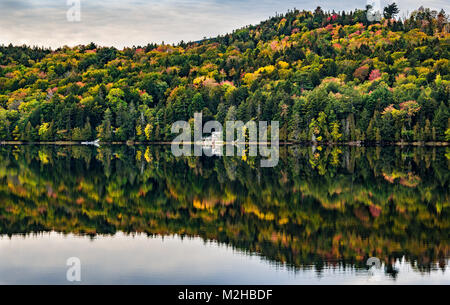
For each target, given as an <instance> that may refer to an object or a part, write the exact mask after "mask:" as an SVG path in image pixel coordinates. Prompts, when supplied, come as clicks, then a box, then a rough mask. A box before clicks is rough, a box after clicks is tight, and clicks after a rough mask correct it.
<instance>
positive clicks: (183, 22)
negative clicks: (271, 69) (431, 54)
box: [0, 0, 450, 48]
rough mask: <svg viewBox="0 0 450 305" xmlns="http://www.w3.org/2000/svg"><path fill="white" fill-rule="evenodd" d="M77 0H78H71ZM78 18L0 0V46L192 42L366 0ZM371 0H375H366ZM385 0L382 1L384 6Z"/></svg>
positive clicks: (189, 3)
mask: <svg viewBox="0 0 450 305" xmlns="http://www.w3.org/2000/svg"><path fill="white" fill-rule="evenodd" d="M70 1H77V0H69V2H70ZM80 1H81V20H80V22H69V21H68V19H67V11H68V10H69V9H70V8H71V6H70V5H68V3H67V2H68V0H0V44H9V43H13V44H16V45H17V44H27V45H38V46H50V47H52V48H57V47H60V46H63V45H68V46H74V45H78V44H87V43H89V42H91V41H93V42H95V43H97V44H99V45H103V46H115V47H118V48H123V47H124V46H133V45H146V44H147V43H149V42H157V43H161V42H162V41H164V42H166V43H174V42H175V43H176V42H179V41H181V40H184V41H195V40H199V39H202V38H203V37H213V36H216V35H219V34H225V33H228V32H231V31H232V30H234V29H237V28H240V27H242V26H245V25H248V24H257V23H259V22H260V21H262V20H265V19H267V18H268V17H270V16H274V15H275V13H276V12H278V13H285V12H286V11H287V10H289V9H293V8H294V7H295V8H297V9H309V10H311V9H314V8H315V7H317V6H321V7H322V8H323V9H324V10H332V9H334V10H335V11H341V10H353V9H355V8H364V7H365V5H366V3H367V0H326V1H322V0H297V1H293V0H284V1H280V0H80ZM369 1H373V0H369ZM388 2H389V3H390V2H391V1H388V0H381V6H385V4H386V3H388ZM395 2H396V3H397V4H398V6H399V7H400V9H401V10H402V12H401V15H402V14H406V13H407V12H408V11H409V12H411V11H412V10H414V9H416V8H418V7H419V6H421V5H423V6H424V7H430V8H432V9H441V8H442V9H444V10H445V11H446V12H447V13H448V12H449V11H450V4H449V3H450V1H448V0H423V1H418V0H398V1H395Z"/></svg>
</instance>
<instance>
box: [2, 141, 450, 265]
mask: <svg viewBox="0 0 450 305" xmlns="http://www.w3.org/2000/svg"><path fill="white" fill-rule="evenodd" d="M449 159H450V150H449V149H448V148H423V147H403V148H401V147H384V148H382V147H377V148H369V147H367V148H363V147H317V148H311V147H300V146H288V147H282V148H281V151H280V162H279V165H278V166H277V167H275V168H260V167H259V162H258V160H256V159H255V158H251V157H248V158H247V157H233V158H231V157H214V158H207V157H201V158H198V157H184V158H175V157H173V155H172V154H171V152H170V147H169V146H104V147H101V148H98V149H97V148H90V147H81V146H65V147H64V146H1V147H0V234H1V235H10V236H11V235H15V234H30V233H37V232H45V231H57V232H63V233H75V234H87V235H91V236H95V235H97V234H114V233H116V232H118V231H123V232H125V233H134V232H143V233H146V234H149V235H163V236H164V235H174V234H177V235H181V236H189V237H193V236H198V237H201V238H203V239H205V240H214V241H218V242H219V243H224V244H227V245H230V246H232V247H235V248H238V249H240V250H243V251H246V252H248V253H257V254H260V255H261V256H263V257H264V258H266V259H268V260H270V261H272V262H274V263H282V264H287V265H288V266H290V267H292V268H294V269H296V268H304V267H309V266H311V265H313V266H315V267H316V268H318V269H319V270H320V268H322V267H323V266H327V265H334V264H349V265H353V266H356V267H364V266H365V262H366V260H367V258H368V257H372V256H374V257H379V258H381V259H382V260H383V261H385V262H386V263H387V264H389V263H392V262H393V261H394V260H396V259H399V258H402V257H406V259H407V260H408V262H411V264H412V265H413V268H415V269H417V270H419V271H430V270H432V269H433V268H435V267H434V266H438V267H439V268H445V267H446V266H445V264H446V262H447V261H448V258H449V256H450V245H449V231H450V217H449V212H450V200H449V180H450V171H449V167H450V160H449Z"/></svg>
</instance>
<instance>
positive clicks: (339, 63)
mask: <svg viewBox="0 0 450 305" xmlns="http://www.w3.org/2000/svg"><path fill="white" fill-rule="evenodd" d="M394 15H395V10H394V12H389V10H388V11H385V16H384V17H385V18H383V19H382V20H381V21H380V22H369V21H368V20H367V14H366V10H356V11H354V12H346V13H344V12H341V13H335V12H324V11H322V10H321V9H320V8H317V9H316V10H315V11H314V12H307V11H298V10H294V11H290V12H288V13H287V14H285V15H279V16H276V17H273V18H271V19H270V20H267V21H265V22H262V23H261V24H259V25H255V26H248V27H245V28H242V29H240V30H237V31H235V32H233V33H232V34H228V35H225V36H220V37H217V38H213V39H206V40H204V41H200V42H195V43H184V42H181V43H179V44H178V45H164V44H161V45H155V44H149V45H147V46H145V47H132V48H126V49H124V50H117V49H115V48H112V47H100V46H97V45H96V44H94V43H91V44H89V45H87V46H78V47H74V48H69V47H63V48H60V49H57V50H47V49H40V48H29V47H13V46H3V47H0V141H5V140H20V141H65V140H74V141H79V140H89V139H95V138H100V139H101V140H102V141H126V140H134V141H162V140H171V139H172V138H173V137H174V136H175V135H174V134H171V130H170V127H171V124H172V123H173V122H175V121H177V120H186V121H189V120H190V119H192V118H193V113H194V112H199V111H201V112H202V113H203V118H204V121H206V120H211V119H216V120H218V121H220V122H222V123H223V122H224V121H226V120H234V119H238V120H242V121H244V122H245V121H249V120H256V121H261V120H264V121H271V120H277V121H279V122H280V128H281V129H280V138H281V140H289V141H309V140H311V139H312V138H315V139H317V141H330V142H339V141H355V140H365V141H371V142H380V141H449V139H450V129H449V127H450V126H449V124H450V120H449V96H450V75H449V71H450V63H449V56H450V52H449V50H450V48H449V46H450V44H449V42H450V34H449V29H450V25H449V23H448V16H447V15H446V13H445V12H443V11H441V12H435V11H431V10H429V9H423V8H421V9H419V10H417V11H414V12H413V13H412V14H411V15H410V16H409V17H408V19H406V20H398V19H395V18H392V17H394ZM0 43H1V41H0Z"/></svg>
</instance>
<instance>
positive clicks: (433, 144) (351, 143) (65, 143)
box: [0, 141, 450, 147]
mask: <svg viewBox="0 0 450 305" xmlns="http://www.w3.org/2000/svg"><path fill="white" fill-rule="evenodd" d="M98 144H99V145H128V146H133V145H172V144H178V145H181V144H187V145H201V144H199V143H195V142H167V141H156V142H140V141H136V142H135V141H113V142H99V143H98ZM233 144H235V145H237V144H247V145H260V144H265V145H270V144H271V142H235V143H226V142H222V143H221V144H216V145H204V146H207V147H208V146H224V145H233ZM0 145H56V146H72V145H73V146H76V145H79V146H94V145H92V144H82V143H81V142H77V141H53V142H49V141H42V142H24V141H0ZM279 145H284V146H286V145H302V146H418V147H425V146H431V147H447V146H450V142H445V141H442V142H441V141H429V142H418V141H416V142H379V143H375V142H367V143H366V142H362V141H349V142H322V143H313V142H291V141H287V142H279Z"/></svg>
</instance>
